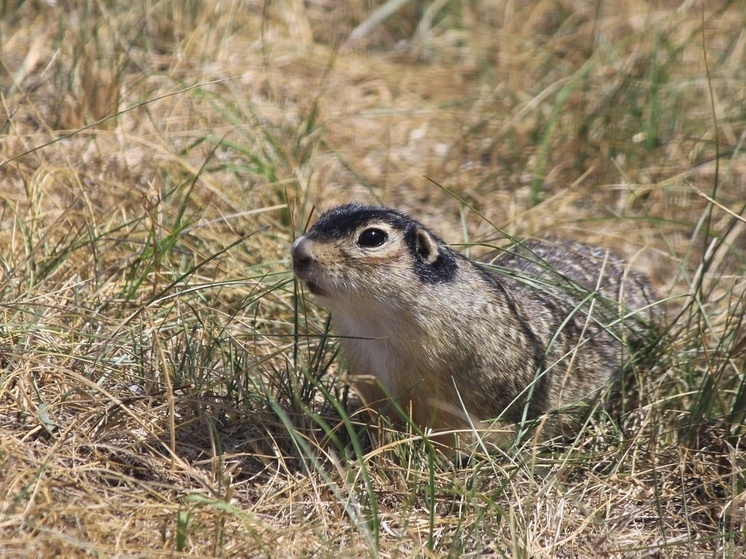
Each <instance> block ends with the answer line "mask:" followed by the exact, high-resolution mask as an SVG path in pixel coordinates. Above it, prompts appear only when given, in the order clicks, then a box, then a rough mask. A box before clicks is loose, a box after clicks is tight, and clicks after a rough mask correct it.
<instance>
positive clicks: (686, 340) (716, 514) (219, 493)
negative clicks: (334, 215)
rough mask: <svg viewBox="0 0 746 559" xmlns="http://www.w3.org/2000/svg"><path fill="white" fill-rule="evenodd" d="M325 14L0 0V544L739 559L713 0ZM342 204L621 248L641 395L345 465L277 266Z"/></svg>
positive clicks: (734, 307)
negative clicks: (659, 329)
mask: <svg viewBox="0 0 746 559" xmlns="http://www.w3.org/2000/svg"><path fill="white" fill-rule="evenodd" d="M341 5H342V4H340V6H341ZM335 6H336V3H334V2H327V1H325V0H318V1H313V2H302V1H301V0H275V1H274V2H260V1H254V0H236V1H234V2H217V1H196V0H186V1H183V2H172V1H168V0H161V1H150V2H134V3H130V2H120V1H110V2H103V1H102V0H83V1H80V2H73V1H67V0H65V1H62V0H60V1H59V2H56V3H54V2H49V3H44V2H30V1H27V2H23V1H18V0H16V1H12V0H11V1H8V2H3V3H2V4H1V5H0V12H2V13H0V16H1V17H0V49H1V50H0V55H1V56H0V59H1V60H2V65H3V68H2V72H0V93H1V94H2V97H1V99H2V103H3V110H4V114H5V116H4V117H3V119H2V121H3V125H2V128H1V129H2V137H0V180H1V181H2V188H1V190H0V434H1V436H0V556H3V557H52V556H62V557H83V556H95V557H185V556H198V557H254V556H278V557H309V556H314V557H332V556H334V557H341V556H344V557H358V556H360V557H362V556H366V555H369V556H372V557H378V556H381V557H400V556H422V557H436V556H437V557H441V556H462V555H467V556H469V555H478V556H495V557H536V558H540V557H640V556H653V557H695V556H696V557H732V558H736V557H742V556H743V549H744V547H745V546H746V542H745V541H744V535H743V534H744V532H745V531H746V474H745V470H744V468H746V451H744V443H743V441H742V437H743V428H742V424H743V421H744V418H745V416H746V380H745V379H746V377H745V376H744V375H745V374H746V371H745V370H744V369H745V367H746V327H744V324H743V318H744V312H745V308H744V307H745V304H746V301H745V300H744V293H745V291H746V290H745V289H744V288H745V287H746V279H744V276H745V274H744V272H745V271H746V259H745V258H744V254H746V232H745V231H744V229H745V228H746V220H745V219H744V213H743V212H744V203H745V202H746V199H745V197H744V192H746V155H745V154H744V140H745V139H746V109H745V108H746V86H744V84H746V71H745V70H744V69H745V68H746V35H744V21H746V11H745V9H744V5H743V3H738V2H732V1H731V2H705V3H704V7H702V4H701V3H699V2H684V3H683V4H679V3H674V2H670V1H667V0H660V1H657V2H642V1H637V0H635V1H632V2H627V3H623V2H617V3H612V2H601V1H600V0H599V1H598V2H593V3H591V2H581V1H580V0H577V1H576V0H553V1H549V0H547V1H544V0H537V1H534V2H526V1H509V2H497V1H485V2H467V1H461V2H459V1H456V0H450V1H441V2H439V1H436V2H433V3H426V2H409V3H404V6H403V7H401V8H399V9H398V11H397V12H396V13H395V15H393V16H391V17H390V18H388V19H386V20H385V21H384V22H383V23H381V24H379V25H377V26H373V27H372V28H371V29H370V31H369V32H368V33H367V34H365V35H364V36H362V37H361V38H360V39H359V40H357V41H355V42H350V41H348V39H349V37H350V35H351V34H352V32H353V30H354V29H355V28H356V26H358V25H359V24H360V23H361V22H363V21H364V20H365V19H366V17H368V16H370V14H371V11H372V9H373V8H374V7H375V6H373V5H372V4H371V3H369V2H362V1H359V0H355V1H351V2H345V3H344V7H339V6H337V7H335ZM425 176H426V177H429V178H431V179H432V181H434V182H430V181H429V180H427V179H426V178H425ZM434 183H437V184H439V185H443V188H439V187H438V186H436V185H435V184H434ZM353 199H354V200H359V201H381V202H384V203H386V204H389V205H393V206H397V207H400V208H403V209H407V210H410V211H412V212H413V213H414V214H415V215H417V216H418V217H420V218H422V219H423V220H424V221H426V222H427V223H429V224H431V225H432V226H433V227H434V228H435V229H437V230H438V231H440V232H441V233H442V234H443V235H445V236H446V237H447V238H448V239H450V240H452V241H454V242H469V243H476V244H479V243H482V242H485V243H486V242H490V241H491V240H495V239H497V238H499V237H501V235H502V233H506V234H510V235H519V236H523V235H542V234H547V233H551V234H559V235H566V236H570V237H576V238H583V239H586V240H590V241H593V242H598V243H600V244H603V245H605V246H613V247H615V248H616V249H617V250H619V251H621V252H623V253H625V254H626V255H627V256H629V257H630V258H631V260H632V261H633V263H634V265H635V266H637V267H639V268H642V269H645V270H647V271H648V272H649V273H650V274H651V275H652V276H653V277H654V279H655V281H656V283H657V284H658V287H659V291H660V294H661V298H662V299H663V300H664V303H663V304H664V305H665V306H666V308H667V311H668V316H669V322H670V323H671V324H672V325H671V326H670V328H669V329H668V330H667V338H666V341H665V343H662V344H660V346H659V348H658V350H659V351H658V352H657V354H656V356H655V359H654V361H653V362H652V363H651V364H650V365H649V366H646V367H645V368H641V369H640V370H639V371H637V373H638V374H637V375H636V376H635V382H636V383H637V384H638V387H637V388H638V390H637V391H638V392H639V393H640V394H639V406H637V407H635V408H633V409H630V410H628V411H627V413H626V414H624V415H623V416H622V417H621V418H616V419H612V418H609V417H606V416H603V415H600V416H599V417H597V418H596V419H595V420H594V422H593V423H592V424H589V425H588V426H587V428H586V429H585V431H584V432H583V433H582V434H581V436H580V437H579V438H578V440H577V441H576V442H575V443H574V444H572V445H569V446H566V447H564V448H548V447H547V448H532V447H529V446H525V447H521V448H512V449H507V450H506V451H505V453H504V454H501V455H493V456H481V457H474V459H473V460H471V461H469V462H468V463H466V464H464V465H460V466H459V467H455V466H454V465H453V464H452V463H450V462H449V461H448V460H444V459H443V458H442V457H441V456H439V455H438V454H437V453H434V452H433V449H432V446H431V445H430V444H429V443H428V441H423V440H422V439H421V438H418V437H410V438H407V435H406V434H404V435H401V434H398V435H397V434H388V435H386V436H385V437H384V439H383V441H381V442H379V444H378V445H371V444H370V443H369V437H368V432H367V430H366V429H365V428H364V427H363V426H361V425H360V424H359V423H358V421H364V420H365V418H363V417H358V416H356V415H352V416H350V415H348V414H349V413H353V412H354V407H353V406H350V405H349V404H348V402H347V401H346V398H347V394H346V391H345V389H344V387H343V386H341V385H340V383H339V382H338V380H337V378H338V377H337V372H338V371H339V370H340V369H341V368H342V367H343V365H342V367H340V360H338V359H337V358H336V346H335V344H334V340H333V339H332V338H330V337H328V336H327V332H328V325H327V317H326V315H325V313H324V312H323V310H321V309H318V308H316V307H314V306H313V304H312V302H311V301H305V300H304V299H303V298H302V297H301V296H300V295H301V294H300V293H299V292H298V291H297V286H295V285H294V283H293V280H292V277H291V274H290V271H289V266H288V253H287V248H288V245H289V244H290V242H291V241H292V239H293V238H294V236H295V235H297V234H298V232H299V231H301V230H302V228H303V226H304V224H305V223H306V221H307V219H308V217H309V215H310V214H311V210H312V208H313V207H314V206H316V207H318V208H321V209H325V208H327V207H329V206H330V205H332V204H334V203H336V202H342V201H349V200H353ZM473 250H478V249H477V248H474V249H473Z"/></svg>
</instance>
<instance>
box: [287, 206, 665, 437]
mask: <svg viewBox="0 0 746 559" xmlns="http://www.w3.org/2000/svg"><path fill="white" fill-rule="evenodd" d="M370 230H377V231H378V232H379V233H370ZM364 231H368V233H367V234H368V235H377V236H381V235H383V236H385V237H386V240H385V242H383V243H382V244H381V245H380V246H365V243H364V242H363V243H362V244H361V242H360V241H361V239H362V237H361V234H363V232H364ZM376 238H377V237H376ZM292 254H293V261H294V269H295V272H296V275H297V276H298V277H299V278H300V279H302V280H304V281H306V282H307V285H308V286H309V289H310V290H311V292H312V293H314V294H316V295H317V297H318V299H319V302H320V303H321V304H322V305H324V306H327V307H328V308H329V309H331V311H332V324H333V327H334V329H335V331H336V333H337V334H339V335H340V336H341V337H342V342H341V343H342V346H343V349H344V352H345V354H346V356H347V359H348V361H349V366H350V370H351V375H352V377H353V380H354V381H355V385H356V388H357V390H358V392H359V393H360V394H361V396H362V398H363V400H364V401H365V402H366V403H367V404H369V405H371V406H373V407H375V408H376V409H379V410H381V409H385V408H388V409H392V406H391V400H390V398H394V399H396V400H397V402H398V404H399V405H400V406H401V408H402V409H404V410H405V411H406V412H408V413H410V414H411V417H412V419H413V420H414V421H415V422H416V423H417V424H419V425H420V426H421V427H423V428H432V429H435V430H466V431H468V430H471V429H473V428H474V427H477V428H478V429H480V430H481V429H483V428H486V429H489V428H490V426H491V425H493V423H492V421H491V420H495V419H500V420H502V423H501V424H504V423H505V422H507V423H518V422H521V421H522V420H525V419H534V418H538V417H540V416H542V414H546V413H547V412H555V415H554V416H553V417H552V418H551V419H550V420H549V423H548V424H547V425H548V426H549V428H548V429H547V433H549V434H550V435H556V434H559V433H560V432H563V431H564V430H565V429H566V428H568V427H570V426H571V425H572V423H573V422H572V419H574V418H576V414H574V413H568V406H571V405H573V404H576V403H578V402H587V401H590V400H593V399H594V398H595V397H596V396H597V395H598V394H599V392H600V391H601V389H602V388H604V387H605V386H606V385H607V384H608V382H609V380H610V379H612V378H613V377H615V376H616V375H617V374H618V373H619V371H621V370H622V368H623V367H624V366H625V363H626V361H627V360H628V359H629V352H628V351H627V348H629V347H630V344H633V343H635V342H636V341H638V339H639V338H641V337H642V336H644V335H645V334H646V332H647V329H648V326H649V324H650V323H651V322H652V321H653V319H654V313H653V311H652V307H650V306H649V305H651V304H652V302H653V297H652V289H651V287H650V284H649V282H648V281H647V279H646V278H645V277H643V276H642V275H641V274H639V273H636V272H633V271H630V270H627V269H626V268H625V265H624V263H623V262H622V261H621V260H620V259H619V258H617V257H616V256H614V255H611V254H609V253H608V252H607V251H604V250H603V249H600V248H598V247H592V246H588V245H583V244H580V243H575V242H570V241H560V240H545V241H527V242H525V243H522V244H519V245H516V246H514V247H512V248H511V249H509V250H507V251H504V252H501V253H499V254H497V255H496V256H495V257H494V258H492V259H491V260H490V262H489V263H478V262H474V261H471V260H468V259H467V258H465V257H463V256H461V255H459V254H457V253H455V252H453V251H452V250H451V249H450V248H449V247H448V246H447V245H446V244H445V243H444V242H443V240H442V239H440V237H438V236H437V235H436V234H435V233H433V232H432V231H430V230H429V229H428V228H426V227H425V226H424V225H422V224H420V223H418V222H416V221H414V220H412V219H411V218H409V217H407V216H405V215H404V214H401V213H399V212H396V211H394V210H389V209H386V208H374V207H366V206H357V205H349V206H342V207H340V208H335V209H334V210H331V211H330V212H327V213H326V214H324V215H323V216H322V217H321V218H320V219H319V222H318V223H317V224H316V225H315V226H314V227H312V228H311V229H310V230H309V231H308V232H307V233H306V235H304V236H303V237H301V238H300V239H298V240H297V241H296V242H295V244H294V245H293V249H292ZM561 409H563V410H564V412H563V413H559V410H561Z"/></svg>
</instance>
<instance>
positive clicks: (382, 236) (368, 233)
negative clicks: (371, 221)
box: [357, 227, 389, 247]
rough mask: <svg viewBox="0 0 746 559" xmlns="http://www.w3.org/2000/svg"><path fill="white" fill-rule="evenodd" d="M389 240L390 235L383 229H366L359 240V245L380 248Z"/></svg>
mask: <svg viewBox="0 0 746 559" xmlns="http://www.w3.org/2000/svg"><path fill="white" fill-rule="evenodd" d="M388 238H389V236H388V233H386V231H383V230H382V229H377V228H375V227H371V228H369V229H366V230H365V231H363V232H362V233H360V236H359V237H358V238H357V244H358V245H360V246H361V247H379V246H381V245H382V244H383V243H385V242H386V240H387V239H388Z"/></svg>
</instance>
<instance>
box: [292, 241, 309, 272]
mask: <svg viewBox="0 0 746 559" xmlns="http://www.w3.org/2000/svg"><path fill="white" fill-rule="evenodd" d="M310 244H311V243H310V242H309V241H308V239H306V238H305V237H300V238H298V239H296V240H295V242H294V243H293V246H292V247H291V248H290V255H291V256H292V257H293V269H294V270H295V271H296V272H302V271H304V270H306V269H308V268H309V267H310V266H311V264H312V263H313V261H314V257H313V254H312V253H311V249H310V248H309V245H310Z"/></svg>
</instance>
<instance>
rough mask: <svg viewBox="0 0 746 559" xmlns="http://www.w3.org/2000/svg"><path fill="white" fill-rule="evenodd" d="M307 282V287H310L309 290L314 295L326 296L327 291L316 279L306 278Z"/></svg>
mask: <svg viewBox="0 0 746 559" xmlns="http://www.w3.org/2000/svg"><path fill="white" fill-rule="evenodd" d="M305 284H306V288H307V289H308V291H310V292H311V293H312V294H313V295H317V296H319V297H323V296H324V294H325V292H324V290H323V289H322V288H321V286H320V285H319V284H318V283H316V282H314V281H310V280H306V281H305Z"/></svg>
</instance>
